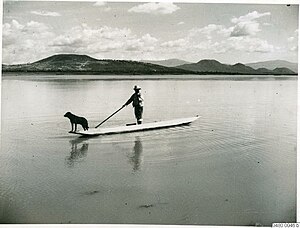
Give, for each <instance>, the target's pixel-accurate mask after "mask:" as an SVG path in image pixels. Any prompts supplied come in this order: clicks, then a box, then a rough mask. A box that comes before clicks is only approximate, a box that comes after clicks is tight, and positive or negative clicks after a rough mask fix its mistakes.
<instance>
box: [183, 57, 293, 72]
mask: <svg viewBox="0 0 300 228" xmlns="http://www.w3.org/2000/svg"><path fill="white" fill-rule="evenodd" d="M177 68H180V69H184V70H189V71H194V72H197V73H207V74H245V75H252V74H253V75H260V74H262V75H264V74H268V75H285V74H286V75H294V74H296V73H295V72H293V71H291V70H290V69H287V68H276V69H274V70H269V69H267V68H260V69H253V68H252V67H249V66H246V65H244V64H242V63H236V64H234V65H229V64H222V63H220V62H218V61H217V60H213V59H205V60H201V61H199V62H198V63H192V64H184V65H181V66H177Z"/></svg>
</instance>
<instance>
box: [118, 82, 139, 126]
mask: <svg viewBox="0 0 300 228" xmlns="http://www.w3.org/2000/svg"><path fill="white" fill-rule="evenodd" d="M133 90H134V94H132V95H131V97H130V98H129V100H128V101H127V102H126V103H125V104H124V105H123V106H122V107H125V106H127V105H129V104H130V103H131V102H132V106H133V108H134V114H135V118H136V120H137V124H141V123H142V122H143V107H144V98H143V97H142V94H141V92H140V90H141V87H139V86H137V85H136V86H134V88H133Z"/></svg>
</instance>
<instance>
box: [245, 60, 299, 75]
mask: <svg viewBox="0 0 300 228" xmlns="http://www.w3.org/2000/svg"><path fill="white" fill-rule="evenodd" d="M246 66H249V67H252V68H253V69H258V68H267V69H269V70H274V69H275V68H277V67H285V68H288V69H290V70H292V71H294V72H296V73H297V72H298V63H292V62H288V61H285V60H272V61H264V62H255V63H247V64H246Z"/></svg>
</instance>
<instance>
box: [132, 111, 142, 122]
mask: <svg viewBox="0 0 300 228" xmlns="http://www.w3.org/2000/svg"><path fill="white" fill-rule="evenodd" d="M134 114H135V118H136V120H137V124H142V122H143V107H135V108H134Z"/></svg>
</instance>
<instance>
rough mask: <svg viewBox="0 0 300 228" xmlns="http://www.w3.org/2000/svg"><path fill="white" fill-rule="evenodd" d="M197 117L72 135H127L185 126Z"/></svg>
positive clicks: (93, 129)
mask: <svg viewBox="0 0 300 228" xmlns="http://www.w3.org/2000/svg"><path fill="white" fill-rule="evenodd" d="M199 117H200V116H195V117H189V118H181V119H174V120H166V121H157V122H152V123H143V124H139V125H129V126H120V127H109V128H90V129H89V130H88V131H84V130H81V131H76V132H72V133H73V134H78V135H83V136H97V135H108V134H120V133H128V132H135V131H146V130H154V129H160V128H169V127H176V126H181V125H187V124H190V123H192V122H194V121H195V120H197V119H198V118H199Z"/></svg>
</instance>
